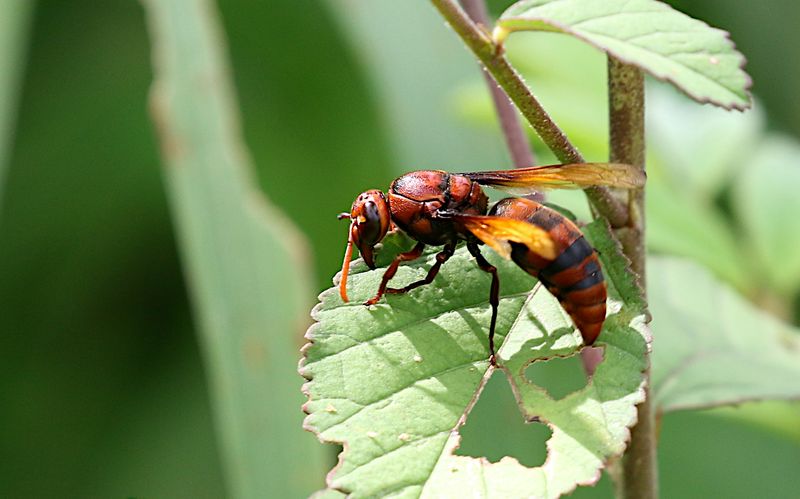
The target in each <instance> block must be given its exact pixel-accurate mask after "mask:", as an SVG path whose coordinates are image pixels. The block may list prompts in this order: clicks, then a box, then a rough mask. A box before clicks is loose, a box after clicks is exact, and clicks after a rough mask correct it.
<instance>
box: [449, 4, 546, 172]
mask: <svg viewBox="0 0 800 499" xmlns="http://www.w3.org/2000/svg"><path fill="white" fill-rule="evenodd" d="M461 3H462V4H463V6H464V10H465V11H466V13H467V14H468V15H469V16H470V17H471V18H472V20H473V21H475V22H476V23H477V24H478V25H479V26H481V27H484V28H485V27H487V26H489V14H488V12H487V11H486V3H485V2H484V0H462V2H461ZM481 72H482V73H483V77H484V79H485V80H486V85H487V86H488V87H489V91H490V92H491V94H492V101H493V102H494V109H495V111H497V118H498V120H499V121H500V128H501V129H502V130H503V137H504V138H505V140H506V145H507V146H508V152H509V153H510V154H511V161H512V162H513V163H514V167H515V168H525V167H527V166H533V165H535V164H536V156H535V155H534V153H533V150H532V149H531V145H530V142H529V141H528V137H527V135H526V134H525V130H523V129H522V125H521V124H520V121H519V117H518V116H517V108H516V107H514V104H512V103H511V101H510V100H509V98H508V95H507V94H506V93H505V91H504V90H503V89H502V88H500V86H499V85H498V84H497V81H496V80H495V79H494V77H493V76H492V75H491V73H489V72H488V71H486V70H485V69H484V68H481Z"/></svg>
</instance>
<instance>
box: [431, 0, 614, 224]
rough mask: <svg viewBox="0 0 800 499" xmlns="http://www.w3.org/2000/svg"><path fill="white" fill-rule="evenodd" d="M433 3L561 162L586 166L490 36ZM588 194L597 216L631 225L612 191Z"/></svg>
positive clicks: (448, 0) (447, 0) (451, 1)
mask: <svg viewBox="0 0 800 499" xmlns="http://www.w3.org/2000/svg"><path fill="white" fill-rule="evenodd" d="M431 3H432V4H433V5H434V7H436V9H437V10H438V11H439V12H440V13H441V14H442V17H444V18H445V20H446V21H447V22H448V23H449V24H450V26H451V27H452V28H453V30H454V31H455V32H456V33H457V34H458V36H460V37H461V39H462V40H463V41H464V43H465V44H466V45H467V47H468V48H469V49H470V50H471V51H472V52H473V53H474V54H475V56H476V57H478V59H479V60H480V61H481V62H482V63H483V65H484V67H485V68H486V70H487V71H488V72H489V73H490V74H491V75H492V76H493V77H494V79H495V81H496V82H497V84H498V85H500V87H501V88H502V89H503V90H505V92H506V94H508V96H509V98H510V99H511V100H512V101H513V102H514V104H515V105H516V106H517V108H518V109H519V110H520V112H521V113H522V115H523V116H525V118H526V119H527V120H528V122H529V123H530V124H531V126H533V129H534V130H536V133H537V134H538V135H539V137H541V138H542V140H543V141H544V143H545V145H547V147H548V148H549V149H550V150H551V151H553V154H555V156H556V157H557V158H558V159H559V161H561V162H562V163H584V162H585V160H584V159H583V156H581V154H580V152H578V150H577V149H576V148H575V146H573V145H572V143H571V142H570V141H569V139H567V136H566V135H564V132H562V131H561V129H560V128H559V127H558V126H557V125H556V124H555V123H554V122H553V120H552V119H551V118H550V115H548V114H547V111H545V110H544V108H543V107H542V105H541V104H540V103H539V101H538V100H536V97H534V95H533V93H531V91H530V89H529V88H528V86H527V85H526V84H525V82H524V81H523V80H522V77H521V76H520V75H519V74H518V73H517V72H516V70H514V68H513V67H512V66H511V64H509V62H508V60H507V59H506V58H505V56H504V55H503V53H502V50H501V49H500V47H498V46H497V45H495V43H494V42H493V41H492V38H491V37H490V36H489V34H488V33H486V31H484V30H481V29H480V28H479V27H478V26H477V25H476V24H475V23H474V22H473V21H472V20H471V19H470V18H469V16H468V15H467V14H466V12H464V10H463V9H462V8H461V6H460V5H459V4H458V3H457V2H456V1H455V0H431ZM585 192H586V196H587V197H588V198H589V200H590V201H591V203H592V205H593V206H594V207H595V209H596V210H597V212H598V213H599V214H600V215H601V216H603V217H605V218H606V219H607V220H608V221H609V223H610V225H611V227H612V228H618V227H624V226H626V225H628V210H627V208H626V207H625V206H624V205H623V204H622V203H620V202H619V201H618V200H617V199H616V198H615V197H614V195H613V194H612V193H611V191H610V190H609V189H606V188H604V187H592V188H590V189H586V190H585Z"/></svg>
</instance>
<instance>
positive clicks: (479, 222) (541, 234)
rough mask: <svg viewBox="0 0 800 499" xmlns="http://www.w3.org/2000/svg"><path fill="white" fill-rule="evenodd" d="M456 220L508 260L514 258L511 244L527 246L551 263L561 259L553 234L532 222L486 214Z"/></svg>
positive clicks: (465, 216) (462, 216) (459, 216)
mask: <svg viewBox="0 0 800 499" xmlns="http://www.w3.org/2000/svg"><path fill="white" fill-rule="evenodd" d="M453 218H454V220H456V221H458V222H460V223H461V224H463V225H464V227H465V228H466V229H467V230H469V231H470V232H471V233H472V234H474V235H475V237H477V238H478V239H480V240H481V241H483V242H484V243H485V244H486V245H487V246H489V247H490V248H492V249H493V250H495V251H496V252H497V253H498V254H499V255H500V256H502V257H504V258H506V259H510V258H511V243H519V244H524V245H525V246H527V247H528V249H529V250H531V251H533V252H534V253H536V254H537V255H540V256H541V257H542V258H546V259H548V260H555V258H556V256H557V255H556V246H555V243H554V242H553V239H552V238H551V237H550V234H549V233H548V232H547V231H546V230H544V229H542V228H540V227H537V226H535V225H533V224H530V223H528V222H523V221H522V220H516V219H513V218H506V217H494V216H485V215H462V214H457V215H453Z"/></svg>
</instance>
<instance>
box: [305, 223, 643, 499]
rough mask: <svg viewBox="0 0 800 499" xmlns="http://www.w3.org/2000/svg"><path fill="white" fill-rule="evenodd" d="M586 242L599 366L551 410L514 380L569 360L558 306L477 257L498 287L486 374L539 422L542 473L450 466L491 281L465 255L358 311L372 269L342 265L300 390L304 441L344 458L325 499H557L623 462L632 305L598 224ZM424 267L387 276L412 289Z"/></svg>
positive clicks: (633, 389)
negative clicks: (599, 303)
mask: <svg viewBox="0 0 800 499" xmlns="http://www.w3.org/2000/svg"><path fill="white" fill-rule="evenodd" d="M587 237H590V238H591V239H592V241H593V243H594V244H595V245H596V246H597V247H598V249H599V251H600V253H601V256H602V258H603V263H604V265H605V270H606V273H607V275H608V280H609V282H610V284H611V296H612V297H613V299H612V300H611V301H610V302H609V303H610V309H611V310H612V313H611V314H610V315H609V317H608V319H607V320H606V326H605V328H604V332H603V333H602V334H601V336H600V338H599V340H598V342H597V345H598V346H600V347H602V348H603V349H604V355H605V360H604V361H603V362H601V364H600V365H599V366H598V368H597V371H596V372H595V374H594V376H593V378H592V382H591V383H589V384H588V385H587V386H586V387H584V388H583V389H581V390H578V391H577V392H574V393H571V394H569V395H567V396H566V397H564V398H561V399H559V400H554V399H552V398H551V397H550V396H549V395H548V394H547V393H546V391H545V390H544V389H543V388H540V387H538V386H536V385H535V384H534V383H532V382H530V381H528V380H527V379H526V378H525V375H524V371H525V369H526V368H527V366H528V365H530V364H531V363H532V362H534V361H535V360H537V359H540V360H543V359H547V358H552V357H554V356H570V355H573V354H575V353H576V352H577V350H578V349H579V347H580V344H581V339H580V334H579V333H577V332H576V331H574V329H573V328H572V326H571V322H570V320H569V319H568V317H567V315H566V314H565V312H564V311H563V309H562V308H561V307H560V305H559V304H558V302H557V301H556V300H555V299H554V298H553V297H552V296H551V295H550V294H549V293H548V292H547V291H546V290H544V289H543V288H542V287H541V286H538V285H536V286H535V287H533V286H534V284H535V280H534V279H533V278H531V277H530V276H529V275H527V274H526V273H524V272H522V271H521V270H520V269H519V268H518V267H516V266H515V265H514V264H513V263H511V262H509V261H505V260H501V259H499V257H497V256H496V255H495V254H493V253H492V252H491V251H489V250H486V253H487V258H488V259H489V260H490V261H491V262H492V263H493V264H494V265H496V266H497V267H498V270H499V272H500V276H501V301H500V310H499V315H498V323H497V336H498V341H499V342H502V346H501V347H500V349H499V351H498V356H499V363H500V364H501V366H502V367H501V369H502V370H503V372H504V373H505V374H506V375H507V377H508V378H509V381H510V383H511V385H512V387H513V390H514V393H515V396H516V397H517V402H518V404H519V406H520V408H521V410H522V411H523V417H524V418H526V419H527V420H532V419H533V418H540V419H541V420H542V421H543V422H546V423H547V424H548V425H549V426H550V427H551V429H552V431H553V436H552V437H551V439H550V440H549V441H548V449H549V456H548V464H547V466H542V467H537V468H525V467H524V466H522V465H521V464H519V463H518V462H517V461H516V460H515V459H512V458H504V459H502V460H501V461H500V462H499V463H495V464H492V463H489V462H488V461H487V460H485V459H477V458H472V457H466V456H456V455H454V450H455V449H456V448H457V446H458V443H459V440H460V435H459V434H458V432H457V430H458V429H459V428H460V427H461V426H462V425H463V424H464V422H465V421H466V418H467V417H468V415H469V411H470V409H471V408H472V406H473V405H474V404H475V402H476V400H477V397H478V396H479V395H480V392H481V390H482V388H483V386H484V385H485V383H486V382H487V380H488V379H489V377H490V376H491V373H492V371H493V369H491V368H489V365H488V359H487V358H488V348H487V338H486V333H487V327H488V323H489V317H490V313H491V312H490V307H489V305H488V292H489V284H490V279H489V277H488V276H487V275H486V274H485V273H484V272H482V271H481V270H480V269H478V268H477V266H476V265H475V262H474V259H472V258H471V256H470V255H469V254H468V252H467V251H466V250H465V249H464V248H460V249H459V250H457V251H456V254H455V255H454V256H453V258H451V260H450V261H449V262H448V263H447V264H446V265H444V266H443V268H442V271H441V272H440V274H439V276H437V278H436V280H435V281H434V283H433V284H431V285H428V286H424V287H422V288H419V289H416V290H414V291H412V292H411V293H409V294H407V295H400V296H395V295H390V296H388V297H387V298H386V300H385V301H382V302H380V303H379V304H378V305H377V306H375V307H372V308H367V307H365V306H363V305H361V304H360V302H363V301H364V300H366V299H367V298H369V297H370V296H371V295H372V294H373V293H374V291H375V289H376V288H377V285H378V282H379V280H380V277H381V275H382V274H383V271H384V269H377V270H375V271H367V270H366V267H365V266H364V265H363V264H357V265H354V267H353V269H352V273H351V277H350V279H351V281H350V283H349V284H350V286H349V290H350V295H351V299H352V300H353V302H351V303H348V304H344V303H342V301H341V300H340V298H339V296H338V293H337V290H336V289H329V290H327V291H325V292H323V293H322V294H321V295H320V299H321V303H320V304H319V305H317V307H316V308H315V309H314V312H313V317H314V319H315V320H316V321H317V323H316V324H315V325H314V326H312V328H311V329H310V330H309V333H308V337H309V339H310V340H311V341H312V343H310V344H309V345H308V346H307V347H306V348H305V349H304V352H305V359H304V361H303V364H302V366H301V373H302V374H303V376H305V377H306V378H308V379H309V380H310V381H309V383H308V384H306V386H305V388H304V391H305V392H306V393H307V395H308V397H309V401H308V403H307V404H306V405H305V407H304V409H305V410H306V411H307V412H308V414H309V416H308V418H307V419H306V427H307V428H308V429H310V430H312V431H314V432H315V433H317V434H318V436H319V437H320V439H321V440H323V441H325V442H338V443H342V444H343V445H344V447H345V450H344V452H343V454H342V455H341V456H340V461H339V465H338V466H337V468H336V469H335V470H334V471H333V472H332V473H331V474H330V475H329V477H328V485H329V487H331V488H335V489H339V490H342V491H344V492H348V493H352V494H353V495H354V496H355V497H374V496H388V495H391V496H403V497H419V496H426V497H441V496H442V495H448V496H460V495H464V494H467V493H468V495H472V494H474V492H475V491H476V490H483V491H484V492H483V496H487V495H497V496H531V495H532V496H537V497H539V496H541V497H556V496H558V495H560V494H562V493H565V492H568V491H570V490H572V489H574V488H575V487H576V485H578V484H591V483H594V482H596V480H597V479H598V478H599V476H600V470H601V469H602V467H603V465H604V463H605V462H606V461H607V460H608V459H610V458H611V457H613V456H616V455H619V454H621V453H622V451H623V450H624V447H625V442H626V439H627V438H628V427H629V426H630V425H631V424H633V423H634V421H635V419H636V410H635V404H636V403H638V402H641V400H642V398H643V396H644V393H643V390H642V386H643V382H644V378H643V374H642V372H643V370H644V369H645V367H646V365H647V359H646V352H647V349H648V346H647V341H646V338H647V333H646V331H645V328H644V326H643V320H644V309H643V307H644V303H643V301H642V300H641V297H640V295H639V293H638V290H637V288H636V286H635V283H634V282H633V280H632V278H631V277H630V273H629V272H627V271H626V262H625V261H624V260H622V257H620V256H619V254H618V248H617V246H616V244H615V243H613V242H612V241H611V240H610V239H609V237H608V233H607V230H606V229H605V227H603V226H601V225H599V224H593V225H592V226H590V227H589V228H587ZM433 262H434V255H433V253H428V254H427V255H426V256H424V257H423V258H422V259H420V260H419V261H417V262H414V263H411V264H410V265H404V266H402V267H400V269H399V271H398V273H397V276H396V277H395V281H396V284H400V283H407V282H411V281H414V280H416V279H419V278H421V277H423V276H424V275H425V273H426V271H427V269H428V268H429V267H430V265H432V263H433ZM393 282H394V281H393ZM531 287H533V291H532V292H530V290H531ZM621 297H622V299H624V305H623V302H622V301H620V300H621ZM503 340H505V341H503ZM498 344H501V343H498ZM498 431H502V428H499V429H498Z"/></svg>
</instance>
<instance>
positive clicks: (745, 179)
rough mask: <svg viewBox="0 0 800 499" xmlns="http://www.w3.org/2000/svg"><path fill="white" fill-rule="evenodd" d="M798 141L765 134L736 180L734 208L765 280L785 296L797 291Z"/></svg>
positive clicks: (799, 260) (799, 287)
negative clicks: (765, 136)
mask: <svg viewBox="0 0 800 499" xmlns="http://www.w3.org/2000/svg"><path fill="white" fill-rule="evenodd" d="M799 162H800V144H798V143H797V141H795V140H793V139H790V138H788V137H782V136H768V137H767V138H766V139H765V140H764V141H763V142H762V143H761V144H760V145H759V147H758V148H757V149H756V151H755V153H754V154H753V155H752V156H751V157H750V161H748V162H747V165H746V168H743V169H742V171H741V172H740V174H739V176H738V177H737V178H736V182H735V184H734V189H733V199H734V203H733V209H734V212H735V213H736V216H737V218H738V219H739V220H740V221H741V223H742V225H743V226H744V228H745V233H746V238H745V240H746V242H747V244H746V245H743V246H745V247H746V248H747V249H749V250H751V254H752V256H754V257H755V260H756V262H757V267H758V273H759V274H760V276H761V277H762V278H763V279H764V281H766V282H765V284H766V285H767V286H768V287H769V288H771V289H775V290H777V291H778V292H779V293H781V294H783V295H784V296H785V297H786V298H787V299H791V298H792V297H793V296H795V293H797V291H798V290H800V217H798V214H800V196H798V193H797V189H798V187H800V164H799Z"/></svg>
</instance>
